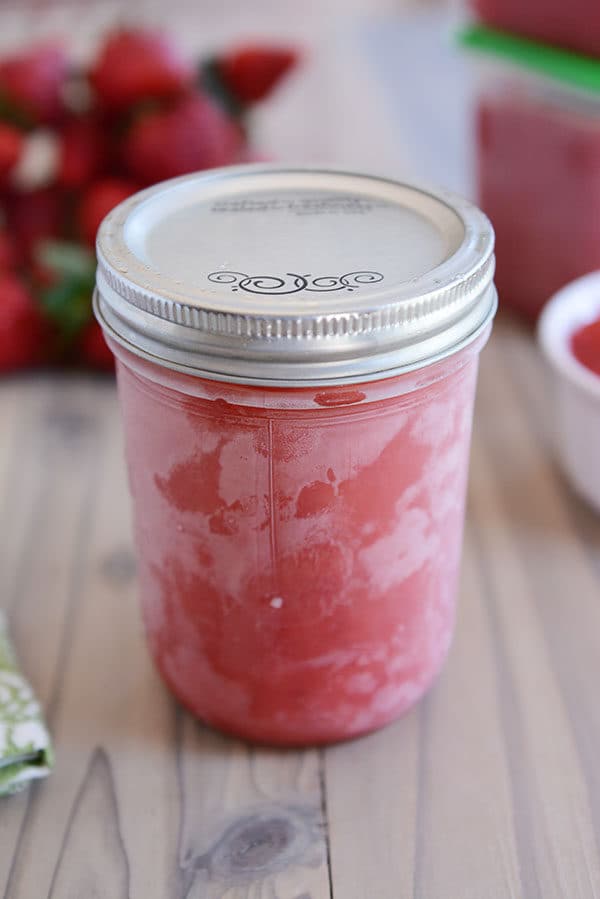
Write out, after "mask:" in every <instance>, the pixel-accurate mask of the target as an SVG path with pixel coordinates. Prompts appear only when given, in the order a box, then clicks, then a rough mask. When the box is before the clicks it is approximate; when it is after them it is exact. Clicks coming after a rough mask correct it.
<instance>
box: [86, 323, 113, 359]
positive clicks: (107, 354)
mask: <svg viewBox="0 0 600 899" xmlns="http://www.w3.org/2000/svg"><path fill="white" fill-rule="evenodd" d="M77 349H78V356H79V358H80V359H81V361H82V362H84V363H85V364H86V365H89V366H91V367H92V368H97V369H99V370H100V371H114V368H115V357H114V356H113V354H112V352H111V350H110V349H109V347H108V344H107V342H106V340H105V339H104V334H103V333H102V328H101V327H100V325H99V324H98V322H97V321H94V320H92V321H90V322H89V324H88V325H87V326H86V327H85V328H84V330H83V332H82V334H81V336H80V338H79V341H78V344H77Z"/></svg>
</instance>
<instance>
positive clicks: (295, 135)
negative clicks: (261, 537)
mask: <svg viewBox="0 0 600 899" xmlns="http://www.w3.org/2000/svg"><path fill="white" fill-rule="evenodd" d="M599 110H600V8H599V7H598V2H597V0H573V2H571V3H569V4H565V3H564V2H563V0H543V2H542V0H528V2H527V3H526V4H525V3H522V2H520V0H472V2H471V3H470V5H469V3H467V2H466V0H465V3H459V2H457V3H444V2H425V0H421V2H418V0H406V2H402V0H305V2H302V3H297V2H291V0H280V2H269V0H254V2H248V3H240V2H236V0H218V2H217V0H204V2H194V3H192V2H185V0H173V2H171V3H169V4H165V3H162V2H156V0H145V2H142V0H135V2H128V3H125V2H103V0H98V2H94V0H78V2H76V0H72V2H51V0H38V2H18V3H17V2H13V3H8V2H1V3H0V371H4V372H11V371H14V370H17V369H20V368H30V367H32V366H36V365H37V366H39V365H42V366H48V365H58V366H61V367H64V366H84V367H94V368H103V369H110V368H111V366H112V361H111V358H110V354H109V353H108V352H107V350H106V348H105V346H104V344H103V341H102V338H101V335H100V332H99V330H98V329H97V327H96V325H95V323H94V322H93V320H92V317H91V307H90V293H91V287H92V284H93V269H94V260H93V246H94V236H95V231H96V229H97V226H98V224H99V222H100V220H101V218H102V217H103V215H104V214H105V213H106V212H107V211H108V210H109V209H110V208H111V207H112V205H114V204H115V203H116V202H118V201H119V200H121V199H123V198H124V197H125V196H128V195H129V194H130V193H131V192H133V191H135V190H137V189H138V188H140V187H144V186H145V185H147V184H150V183H153V182H155V181H159V180H162V179H163V178H166V177H171V176H173V175H177V174H180V173H183V172H186V171H192V170H195V169H201V168H207V167H210V166H214V165H225V164H230V163H237V162H240V161H247V160H254V159H268V160H275V161H277V160H281V161H292V162H316V163H320V164H329V165H336V166H342V167H348V168H352V169H362V170H368V171H371V172H376V173H384V174H389V175H391V176H393V177H397V178H408V179H415V178H416V179H421V180H425V181H428V182H431V183H433V184H437V185H443V186H445V187H448V188H450V189H452V190H455V191H458V192H460V193H463V194H466V195H467V196H469V197H470V198H472V199H474V200H475V201H476V202H479V203H480V205H482V206H483V208H484V210H485V211H486V212H487V213H488V214H489V215H490V217H491V219H492V221H493V224H494V226H495V229H496V233H497V249H498V253H497V255H498V287H499V291H500V297H501V305H502V308H503V309H512V310H514V311H516V312H517V313H518V314H519V315H520V316H521V317H522V318H523V320H525V321H527V322H528V323H529V324H531V323H533V322H535V320H536V318H537V316H538V315H539V312H540V310H541V308H542V306H543V305H544V303H545V302H546V300H547V299H548V298H549V297H550V296H551V294H553V293H554V292H555V291H556V290H557V289H558V288H560V287H561V286H562V285H564V284H566V283H567V282H568V281H570V280H572V279H573V278H575V277H577V276H579V275H582V274H585V273H586V272H589V271H592V270H593V269H595V268H599V267H600V215H599V212H600V112H599Z"/></svg>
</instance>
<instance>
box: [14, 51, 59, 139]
mask: <svg viewBox="0 0 600 899" xmlns="http://www.w3.org/2000/svg"><path fill="white" fill-rule="evenodd" d="M67 74H68V62H67V56H66V54H65V52H64V50H63V49H62V48H61V47H60V46H58V45H57V44H54V43H44V44H38V45H36V46H34V47H31V48H29V49H28V50H25V51H23V52H22V53H19V54H17V55H15V56H10V57H7V58H5V59H3V60H2V62H0V108H2V105H3V102H4V104H5V105H8V107H9V109H12V110H13V111H14V112H15V113H16V114H21V115H23V116H25V117H26V118H28V119H30V120H31V122H32V123H33V124H37V123H39V122H53V121H55V120H56V119H57V118H58V117H59V116H60V114H61V113H62V111H63V108H64V104H63V98H62V92H63V88H64V85H65V81H66V78H67Z"/></svg>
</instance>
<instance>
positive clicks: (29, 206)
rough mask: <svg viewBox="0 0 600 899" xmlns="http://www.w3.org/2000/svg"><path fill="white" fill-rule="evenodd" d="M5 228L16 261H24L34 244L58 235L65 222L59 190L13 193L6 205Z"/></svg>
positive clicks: (62, 201)
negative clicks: (15, 253)
mask: <svg viewBox="0 0 600 899" xmlns="http://www.w3.org/2000/svg"><path fill="white" fill-rule="evenodd" d="M6 209H7V218H8V226H9V229H10V230H11V232H12V235H13V237H14V242H15V246H16V249H17V253H18V257H19V262H22V263H23V262H28V261H29V260H30V259H31V257H32V255H33V253H34V251H35V247H36V245H37V244H38V243H39V242H40V241H41V240H45V239H48V238H54V237H57V236H58V235H60V233H61V231H62V229H63V227H64V222H65V198H64V195H63V193H62V191H60V190H57V189H56V188H54V187H45V188H41V189H39V190H32V191H28V192H24V193H15V194H13V195H12V196H11V197H10V198H9V199H8V200H7V204H6Z"/></svg>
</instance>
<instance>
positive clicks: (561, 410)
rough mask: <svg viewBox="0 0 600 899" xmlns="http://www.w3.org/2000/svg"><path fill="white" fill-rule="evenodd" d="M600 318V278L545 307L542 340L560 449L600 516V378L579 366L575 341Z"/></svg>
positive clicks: (580, 282)
mask: <svg viewBox="0 0 600 899" xmlns="http://www.w3.org/2000/svg"><path fill="white" fill-rule="evenodd" d="M599 317H600V272H593V273H592V274H591V275H585V277H583V278H578V279H577V281H573V282H572V283H571V284H568V285H567V286H566V287H564V288H563V289H562V290H560V291H559V292H558V293H557V294H555V295H554V296H553V297H552V299H551V300H550V301H549V302H548V303H547V304H546V306H545V307H544V311H543V312H542V316H541V318H540V322H539V325H538V340H539V342H540V346H541V348H542V351H543V353H544V355H545V357H546V359H547V360H548V362H549V363H550V367H551V369H552V376H553V385H552V386H553V390H552V393H551V397H552V406H551V409H550V414H551V415H552V418H553V424H554V432H555V442H556V449H557V452H558V457H559V460H560V462H561V465H562V467H563V469H564V471H565V474H566V476H567V478H568V479H569V481H570V482H571V484H572V485H573V487H574V488H575V490H576V491H577V493H579V494H580V495H581V496H582V497H583V498H584V499H586V500H587V501H588V502H589V503H591V505H592V506H594V507H595V509H596V510H597V511H599V512H600V376H599V375H596V374H594V372H592V371H590V370H589V369H587V368H586V367H585V366H584V365H582V364H581V362H578V361H577V359H576V358H575V356H574V355H573V353H572V351H571V346H570V343H571V337H572V335H573V333H574V332H575V331H577V330H578V329H579V328H580V327H582V326H583V325H587V324H589V322H592V321H594V320H595V319H597V318H599Z"/></svg>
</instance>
